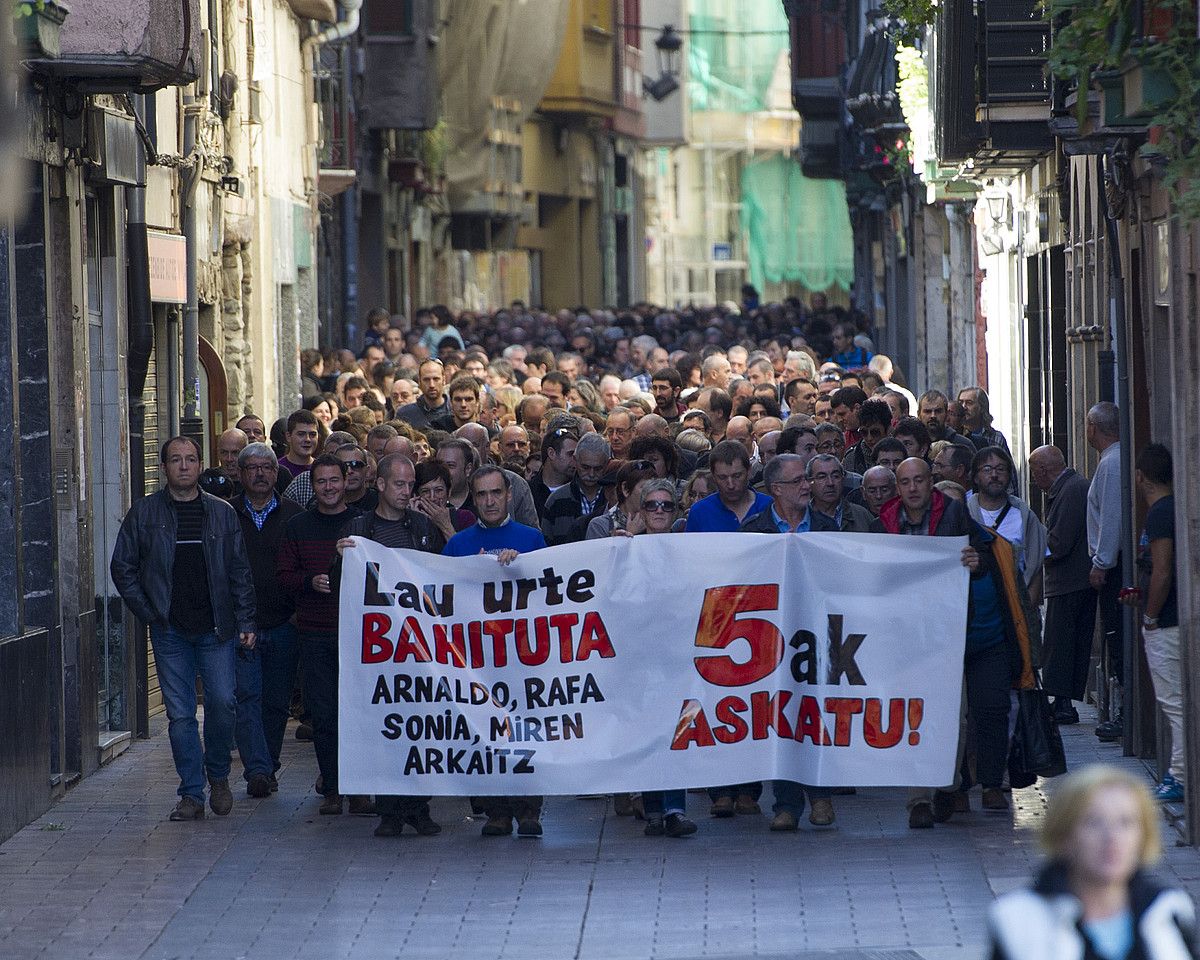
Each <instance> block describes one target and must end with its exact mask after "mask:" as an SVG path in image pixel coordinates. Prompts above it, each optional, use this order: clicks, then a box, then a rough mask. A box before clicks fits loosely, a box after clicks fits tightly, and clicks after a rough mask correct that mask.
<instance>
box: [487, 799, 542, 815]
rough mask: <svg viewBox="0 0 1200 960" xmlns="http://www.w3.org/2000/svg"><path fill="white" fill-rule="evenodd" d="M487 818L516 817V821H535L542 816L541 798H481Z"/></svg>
mask: <svg viewBox="0 0 1200 960" xmlns="http://www.w3.org/2000/svg"><path fill="white" fill-rule="evenodd" d="M480 799H481V800H482V801H483V809H484V812H485V813H487V815H488V817H489V818H490V817H516V818H517V819H518V820H528V819H537V818H538V817H540V816H541V815H542V798H541V797H481V798H480Z"/></svg>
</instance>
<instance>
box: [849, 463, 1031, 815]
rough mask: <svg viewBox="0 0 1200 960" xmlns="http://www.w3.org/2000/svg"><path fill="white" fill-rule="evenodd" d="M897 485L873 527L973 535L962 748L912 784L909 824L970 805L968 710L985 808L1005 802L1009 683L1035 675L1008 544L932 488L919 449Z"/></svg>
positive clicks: (1020, 585)
mask: <svg viewBox="0 0 1200 960" xmlns="http://www.w3.org/2000/svg"><path fill="white" fill-rule="evenodd" d="M896 487H897V489H898V490H899V496H898V497H896V499H894V500H891V501H889V502H888V503H886V504H884V507H883V509H882V510H881V511H880V515H879V519H877V520H876V521H875V523H874V524H873V527H872V529H873V530H875V531H876V532H879V533H892V534H903V535H907V536H935V537H946V536H951V537H954V536H963V535H968V536H969V537H970V543H969V544H968V546H966V547H964V548H963V551H962V564H963V566H965V567H967V569H969V570H970V571H971V580H970V591H971V593H970V602H969V604H968V614H969V617H968V622H967V636H966V644H965V659H964V696H963V700H962V704H963V709H962V712H961V713H960V718H959V744H958V751H959V756H958V759H957V760H956V761H955V764H954V782H953V783H952V784H950V785H948V786H946V787H942V788H940V789H938V790H929V789H923V788H914V789H912V790H910V791H909V798H908V825H909V827H910V828H913V829H920V828H928V827H932V826H933V825H934V823H942V822H945V821H946V820H949V819H950V817H952V816H953V815H954V813H955V812H956V810H966V809H969V804H968V802H967V795H966V794H965V793H963V792H961V791H960V789H959V784H960V770H961V767H962V753H963V747H964V741H965V734H966V714H967V711H969V712H970V715H971V718H972V720H973V721H974V728H975V742H976V746H977V750H978V753H977V758H976V769H977V775H978V778H979V782H980V783H981V785H982V786H983V806H984V808H985V809H988V810H1003V809H1006V808H1007V807H1008V800H1007V798H1006V797H1005V795H1004V792H1003V790H1002V789H1001V783H1002V782H1003V779H1004V772H1005V768H1006V765H1007V759H1008V714H1009V703H1010V691H1011V690H1012V688H1013V687H1014V686H1016V687H1021V688H1026V687H1032V686H1033V685H1034V683H1035V680H1034V672H1033V671H1034V668H1035V667H1036V664H1035V663H1034V662H1033V659H1032V650H1033V648H1034V646H1035V644H1036V631H1037V626H1036V617H1037V613H1036V611H1035V609H1034V608H1033V604H1032V603H1031V602H1030V600H1029V595H1028V593H1027V592H1026V590H1025V584H1024V581H1023V580H1022V578H1021V577H1020V575H1019V573H1018V572H1017V569H1016V558H1015V556H1014V554H1013V552H1012V548H1011V547H1010V546H1009V545H1008V544H1007V543H1006V542H1005V541H1004V540H1003V539H1002V538H1000V537H997V536H995V535H993V534H992V533H990V532H989V531H987V530H985V529H983V528H982V527H981V526H979V525H978V524H975V523H972V522H971V521H970V518H969V517H968V516H967V514H966V510H965V509H964V507H963V506H962V504H960V503H958V502H957V501H955V500H951V499H950V498H948V497H946V496H945V495H944V494H942V493H941V491H938V490H934V489H933V474H932V472H931V471H930V469H929V464H927V463H926V462H925V461H924V460H920V459H918V458H916V457H913V458H911V459H908V460H905V461H904V462H903V463H902V464H900V466H899V468H898V469H897V471H896Z"/></svg>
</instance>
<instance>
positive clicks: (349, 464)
mask: <svg viewBox="0 0 1200 960" xmlns="http://www.w3.org/2000/svg"><path fill="white" fill-rule="evenodd" d="M342 463H344V464H345V465H346V469H347V470H362V469H363V468H364V467H366V465H367V461H366V460H343V461H342Z"/></svg>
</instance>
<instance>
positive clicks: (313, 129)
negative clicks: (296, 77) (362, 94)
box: [300, 0, 363, 346]
mask: <svg viewBox="0 0 1200 960" xmlns="http://www.w3.org/2000/svg"><path fill="white" fill-rule="evenodd" d="M362 4H363V0H340V2H339V4H338V6H339V7H340V9H341V12H342V19H341V20H339V21H338V22H337V23H335V24H332V25H331V26H328V27H326V28H325V29H324V30H321V31H319V32H318V33H314V34H313V35H312V36H311V37H305V38H304V42H303V43H301V44H300V62H301V63H302V64H304V65H305V67H306V68H307V73H308V102H309V103H310V104H312V105H313V109H311V110H310V111H309V131H308V139H309V143H310V144H311V146H312V152H311V153H309V156H310V157H311V158H312V178H313V191H312V195H313V197H314V202H315V197H316V182H317V180H318V179H319V178H320V171H321V159H320V151H321V130H320V127H319V117H318V112H319V107H317V106H316V99H317V81H316V74H317V62H318V58H319V57H320V48H321V47H322V46H324V45H325V44H327V43H336V42H337V41H339V40H345V39H346V38H348V37H351V36H353V35H354V34H355V33H357V32H358V27H359V11H360V10H361V9H362ZM343 79H344V78H343ZM356 196H357V190H355V189H354V188H351V189H350V190H347V191H346V192H345V193H343V194H342V196H341V198H340V205H341V207H342V245H343V248H344V250H343V255H344V256H345V257H347V258H348V256H349V248H350V247H352V246H353V247H355V252H354V256H355V258H356V259H355V261H354V262H353V264H352V263H351V261H350V260H349V259H346V260H345V267H344V269H345V271H346V274H345V275H344V276H343V278H342V279H343V283H342V288H343V290H344V291H347V296H349V291H350V290H351V289H352V288H353V287H355V286H356V285H357V277H356V276H355V275H354V273H351V271H356V270H357V256H358V254H357V248H356V244H357V240H358V237H357V235H355V236H354V237H350V234H351V233H352V232H353V231H351V230H350V229H349V227H350V224H352V223H353V222H354V221H353V219H351V218H352V215H353V200H354V198H355V197H356ZM331 306H332V305H331ZM343 309H344V307H343ZM355 316H356V313H355V312H353V311H351V312H347V313H346V319H345V320H343V323H347V322H348V323H349V324H350V325H351V326H352V325H353V323H354V317H355ZM318 323H319V320H318ZM326 333H331V331H326ZM348 342H353V339H351V340H350V341H348ZM301 346H303V344H301Z"/></svg>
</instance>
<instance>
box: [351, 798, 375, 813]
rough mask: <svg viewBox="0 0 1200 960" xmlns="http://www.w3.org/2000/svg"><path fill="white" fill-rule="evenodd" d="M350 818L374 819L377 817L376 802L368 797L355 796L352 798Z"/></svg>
mask: <svg viewBox="0 0 1200 960" xmlns="http://www.w3.org/2000/svg"><path fill="white" fill-rule="evenodd" d="M350 816H352V817H373V816H375V801H374V800H372V799H371V798H370V797H368V796H363V795H362V794H355V795H354V796H352V797H351V798H350Z"/></svg>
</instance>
